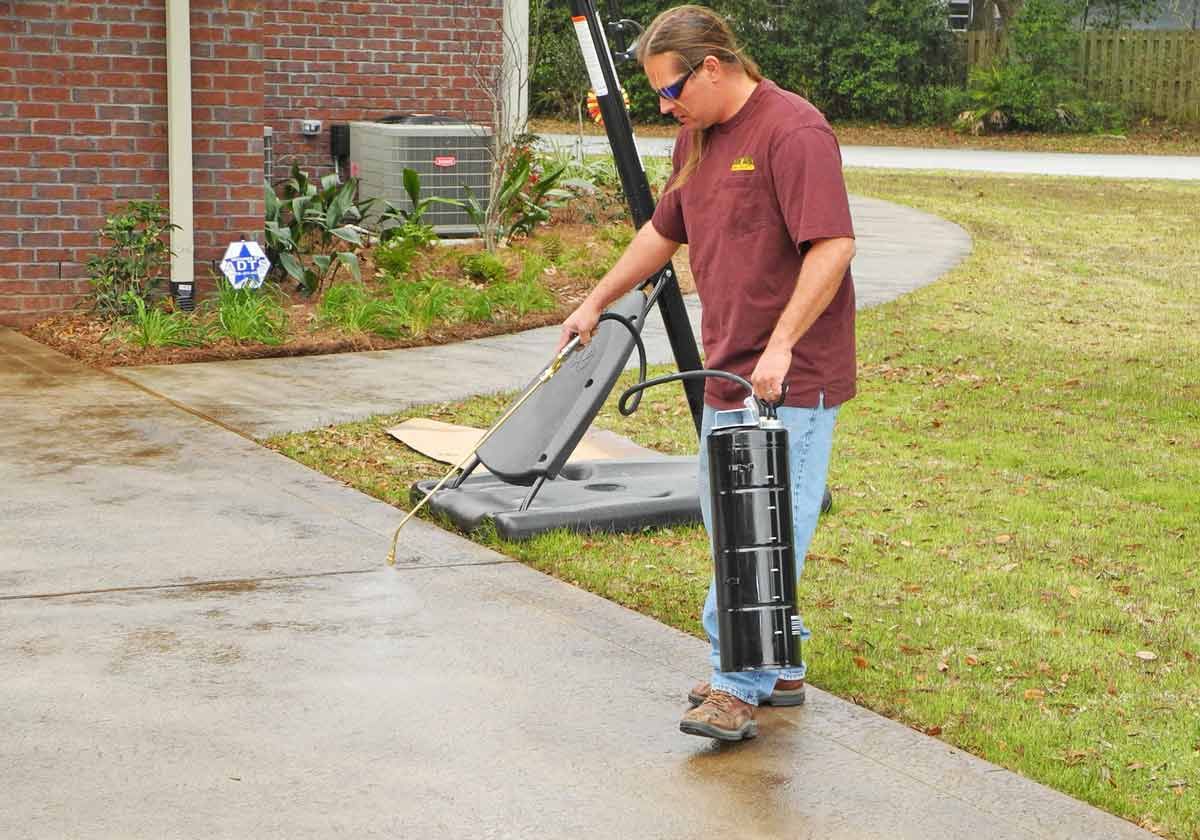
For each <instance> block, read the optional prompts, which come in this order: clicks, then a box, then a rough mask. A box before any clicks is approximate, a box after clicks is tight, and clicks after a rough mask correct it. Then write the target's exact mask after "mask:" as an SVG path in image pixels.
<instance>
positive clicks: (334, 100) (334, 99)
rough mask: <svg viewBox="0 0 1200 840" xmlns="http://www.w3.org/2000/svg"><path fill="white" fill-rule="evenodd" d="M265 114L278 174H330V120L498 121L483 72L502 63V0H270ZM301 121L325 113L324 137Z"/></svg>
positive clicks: (266, 15)
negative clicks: (424, 116)
mask: <svg viewBox="0 0 1200 840" xmlns="http://www.w3.org/2000/svg"><path fill="white" fill-rule="evenodd" d="M263 5H264V10H263V24H264V27H263V28H264V36H263V58H264V70H265V91H264V93H265V96H264V106H265V107H264V113H265V116H266V120H267V125H269V126H271V128H272V129H273V130H274V143H275V166H276V175H275V177H276V178H278V177H280V175H281V174H286V171H287V169H288V168H290V167H291V164H292V163H299V164H300V165H301V167H303V168H306V169H308V170H309V171H310V172H311V173H313V174H316V173H323V172H328V171H332V163H331V161H330V155H329V126H330V125H331V124H332V123H335V122H350V121H353V120H373V119H378V118H380V117H384V116H387V115H388V114H396V113H437V114H445V115H448V116H453V117H455V118H458V119H464V120H467V121H470V122H476V123H481V124H484V125H490V124H491V122H492V119H491V108H492V106H491V102H490V101H489V99H488V98H487V96H485V95H484V94H483V92H482V91H481V90H480V86H479V81H480V79H481V78H488V77H490V76H494V74H495V73H496V71H497V68H498V67H499V64H500V52H501V44H502V41H501V34H500V27H501V18H502V14H503V0H452V2H442V3H423V2H415V1H414V0H384V1H382V2H380V1H379V0H377V1H376V2H344V3H328V2H324V0H265V2H264V4H263ZM303 119H316V120H321V123H322V126H321V128H322V130H321V134H320V135H319V136H317V137H311V138H308V137H304V136H303V135H301V133H300V122H301V120H303Z"/></svg>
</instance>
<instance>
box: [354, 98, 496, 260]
mask: <svg viewBox="0 0 1200 840" xmlns="http://www.w3.org/2000/svg"><path fill="white" fill-rule="evenodd" d="M350 160H351V163H352V164H353V165H354V166H355V167H356V169H357V173H358V179H359V187H358V191H359V196H360V197H362V198H384V199H387V200H388V201H390V202H391V203H392V204H394V205H396V206H397V207H402V208H407V207H408V206H409V201H408V194H407V193H406V192H405V191H404V170H405V169H406V168H408V169H412V170H414V171H415V172H416V173H417V174H418V175H419V176H420V178H421V195H422V197H428V196H440V197H442V198H449V199H455V200H458V201H461V200H463V199H465V198H466V197H467V191H466V189H464V185H465V186H469V187H470V188H471V191H472V192H473V193H474V195H475V198H476V199H477V200H478V201H479V203H480V205H481V206H483V207H486V206H487V203H488V200H489V198H490V190H491V171H492V132H491V129H489V128H487V127H485V126H480V125H470V124H466V123H459V124H456V125H395V124H384V123H367V122H356V123H351V124H350ZM424 218H425V220H426V221H428V223H429V224H431V225H433V227H434V230H436V231H437V232H438V234H439V235H441V236H462V235H471V234H474V233H476V228H475V225H474V224H472V223H471V219H470V217H469V216H468V215H467V213H466V211H464V210H461V209H459V208H457V207H451V206H449V205H445V204H433V205H431V206H430V208H429V210H428V211H426V213H425V217H424Z"/></svg>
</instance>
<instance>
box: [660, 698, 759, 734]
mask: <svg viewBox="0 0 1200 840" xmlns="http://www.w3.org/2000/svg"><path fill="white" fill-rule="evenodd" d="M679 731H680V732H686V733H687V734H688V735H704V736H707V737H709V738H716V739H717V740H720V741H740V740H742V739H743V738H753V737H754V736H755V735H757V734H758V724H757V723H755V722H754V707H753V706H751V705H750V704H749V703H745V702H743V701H741V700H739V699H738V698H736V697H734V696H733V695H732V694H726V693H725V692H724V691H709V693H708V696H707V697H705V698H704V702H703V703H701V704H700V705H699V706H697V707H696V708H694V709H691V710H690V711H688V712H686V713H684V716H683V718H682V719H681V720H680V721H679Z"/></svg>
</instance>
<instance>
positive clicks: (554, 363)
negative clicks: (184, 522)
mask: <svg viewBox="0 0 1200 840" xmlns="http://www.w3.org/2000/svg"><path fill="white" fill-rule="evenodd" d="M579 341H580V339H579V336H575V337H574V338H572V339H571V340H570V341H568V342H567V343H566V344H565V345H563V349H561V350H559V351H558V354H557V355H556V356H555V357H554V358H553V359H552V360H551V362H550V364H549V365H547V366H546V369H545V370H544V371H542V374H541V376H539V377H538V378H537V379H536V380H534V382H533V384H532V385H530V386H529V390H527V391H526V392H525V393H524V394H522V395H521V398H520V399H519V400H517V401H516V402H515V403H513V405H512V407H511V408H509V409H508V411H506V412H504V416H503V417H501V418H500V419H499V420H497V421H496V422H495V423H494V424H493V425H492V427H491V428H490V429H488V430H487V432H486V433H485V434H484V435H483V437H481V438H480V439H479V442H478V443H476V444H475V446H474V447H473V448H472V449H471V451H470V452H468V453H467V454H466V456H465V457H463V459H462V460H461V461H459V462H458V463H457V464H455V465H454V466H453V467H451V468H450V472H448V473H446V474H445V475H444V476H442V480H441V481H439V482H438V483H437V484H436V485H435V486H434V488H433V489H432V490H430V491H429V492H428V493H426V494H425V496H424V497H423V498H422V499H421V501H419V502H417V504H416V505H414V506H413V509H412V510H410V511H409V512H408V515H407V516H405V517H404V518H403V519H402V520H400V524H399V525H397V526H396V532H395V533H394V534H392V547H391V549H390V550H389V551H388V556H387V564H388V565H389V566H395V565H396V543H397V542H398V541H399V539H400V529H401V528H403V527H404V526H405V525H407V524H408V520H410V519H412V518H413V517H414V516H416V514H417V511H419V510H420V509H421V508H422V507H424V506H425V503H426V502H427V501H429V500H430V499H432V498H433V494H434V493H436V492H437V491H439V490H441V489H442V485H443V484H445V483H446V482H447V481H449V480H450V479H451V478H452V477H453V476H454V474H455V473H456V472H458V471H459V470H461V469H462V468H463V467H464V466H466V463H467V461H469V460H471V458H472V457H474V455H475V453H476V452H478V451H479V448H480V447H481V446H483V445H484V444H485V443H487V439H488V438H490V437H491V436H492V435H493V434H494V433H495V432H496V430H497V429H499V428H500V427H501V426H503V425H504V423H505V421H507V420H508V418H509V417H512V416H513V414H515V413H516V411H517V409H519V408H520V407H521V406H522V405H524V404H525V401H526V400H528V399H529V398H530V397H532V396H533V393H534V391H536V390H537V389H538V388H540V387H541V386H542V385H544V384H546V383H547V382H549V381H550V377H552V376H554V374H556V373H558V371H559V368H561V367H562V366H563V363H564V362H565V361H566V360H567V356H570V355H571V354H572V353H573V352H575V350H576V349H577V348H578V347H579Z"/></svg>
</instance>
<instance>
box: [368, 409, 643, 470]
mask: <svg viewBox="0 0 1200 840" xmlns="http://www.w3.org/2000/svg"><path fill="white" fill-rule="evenodd" d="M486 432H487V430H486V429H476V428H474V427H473V426H456V425H454V424H453V423H443V422H441V421H440V420H429V419H426V418H423V417H414V418H412V419H410V420H405V421H404V422H403V423H401V424H400V425H399V426H394V427H392V428H390V429H388V430H387V433H388V434H389V435H391V436H392V437H394V438H395V439H396V440H398V441H400V442H401V443H403V444H405V445H406V446H409V447H412V448H413V449H415V450H416V451H417V452H420V453H421V454H422V455H424V456H425V457H427V458H432V459H434V460H435V461H441V462H442V463H445V464H457V463H458V462H459V461H461V460H462V459H463V458H465V457H466V455H467V453H468V452H470V451H471V450H472V449H473V448H474V447H475V446H476V445H478V443H479V440H480V439H481V438H482V437H483V436H484V434H485V433H486ZM662 457H664V456H663V455H662V454H661V453H659V452H655V451H654V450H652V449H647V448H645V447H644V446H639V445H638V444H636V443H634V442H633V441H631V440H630V439H629V438H627V437H622V436H621V435H618V434H616V433H615V432H610V431H607V430H604V429H588V430H587V431H586V432H585V433H584V435H583V439H582V440H580V441H579V445H578V446H576V447H575V451H574V452H572V453H571V457H570V458H568V459H567V461H568V463H569V462H571V461H608V460H618V459H633V458H637V459H642V460H652V459H655V458H662ZM479 471H483V467H482V466H481V467H480V468H479Z"/></svg>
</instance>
